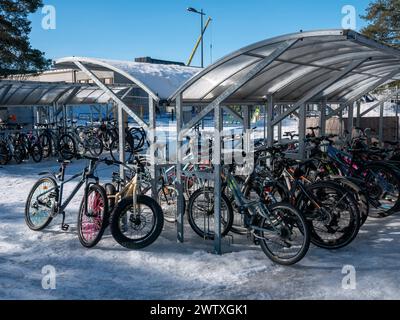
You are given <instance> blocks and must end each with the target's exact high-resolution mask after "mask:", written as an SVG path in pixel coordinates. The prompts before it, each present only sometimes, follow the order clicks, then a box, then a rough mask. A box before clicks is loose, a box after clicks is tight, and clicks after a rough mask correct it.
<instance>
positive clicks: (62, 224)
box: [61, 212, 69, 231]
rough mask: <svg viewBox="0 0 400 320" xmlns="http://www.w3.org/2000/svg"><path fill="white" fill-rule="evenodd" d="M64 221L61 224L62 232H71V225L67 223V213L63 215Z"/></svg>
mask: <svg viewBox="0 0 400 320" xmlns="http://www.w3.org/2000/svg"><path fill="white" fill-rule="evenodd" d="M62 216H63V219H62V223H61V230H62V231H68V230H69V224H66V223H65V212H63V213H62Z"/></svg>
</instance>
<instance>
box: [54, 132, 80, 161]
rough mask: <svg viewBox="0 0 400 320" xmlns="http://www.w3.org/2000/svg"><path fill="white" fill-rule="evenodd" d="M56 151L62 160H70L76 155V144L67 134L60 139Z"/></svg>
mask: <svg viewBox="0 0 400 320" xmlns="http://www.w3.org/2000/svg"><path fill="white" fill-rule="evenodd" d="M58 150H59V153H60V156H61V157H62V159H63V160H72V159H73V158H74V156H75V155H76V153H77V149H76V142H75V140H74V138H73V137H72V136H70V135H69V134H63V135H62V136H61V137H60V142H59V144H58Z"/></svg>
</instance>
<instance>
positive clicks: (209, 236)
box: [188, 188, 233, 240]
mask: <svg viewBox="0 0 400 320" xmlns="http://www.w3.org/2000/svg"><path fill="white" fill-rule="evenodd" d="M203 194H208V196H206V197H205V198H206V199H205V201H206V203H202V204H200V205H196V201H197V199H198V198H200V196H202V195H203ZM207 205H209V206H210V205H211V208H209V207H206V206H207ZM213 206H214V188H202V189H199V190H197V191H196V192H194V193H193V194H192V196H191V197H190V199H189V206H188V221H189V224H190V227H191V228H192V230H193V231H194V232H195V233H196V234H197V235H198V236H200V237H201V238H203V239H205V240H214V238H215V232H214V222H213V220H214V208H213ZM195 208H196V209H199V210H200V211H201V212H204V209H206V214H205V215H204V217H203V218H202V217H200V221H201V219H203V221H204V224H203V226H204V230H203V229H202V228H201V226H199V225H198V223H197V222H196V217H195V213H194V209H195ZM221 208H222V210H225V211H226V217H223V216H222V214H221V226H222V232H221V236H222V237H225V236H226V235H227V234H228V233H229V232H230V231H231V229H232V224H233V209H232V205H231V203H230V201H229V199H228V198H227V197H226V195H225V194H222V195H221ZM222 210H221V211H222ZM206 220H207V221H206ZM206 222H207V226H206ZM210 226H211V227H212V230H210ZM205 229H207V230H205Z"/></svg>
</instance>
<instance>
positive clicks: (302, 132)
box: [299, 103, 307, 160]
mask: <svg viewBox="0 0 400 320" xmlns="http://www.w3.org/2000/svg"><path fill="white" fill-rule="evenodd" d="M306 127H307V104H305V103H304V104H303V105H302V106H301V107H300V110H299V153H300V154H299V156H300V159H301V160H304V159H305V158H306V150H305V147H306V144H305V141H304V140H305V139H306Z"/></svg>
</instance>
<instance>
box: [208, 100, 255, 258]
mask: <svg viewBox="0 0 400 320" xmlns="http://www.w3.org/2000/svg"><path fill="white" fill-rule="evenodd" d="M246 109H247V110H248V107H247V108H246ZM244 118H245V121H246V119H248V117H244ZM214 121H215V134H214V137H215V140H214V146H213V149H214V156H213V162H214V220H215V231H214V232H215V240H214V250H215V254H219V255H220V254H222V227H221V196H222V194H221V189H222V181H221V169H222V166H221V155H222V152H221V141H222V140H221V132H222V130H223V116H222V109H221V108H220V106H219V105H218V106H216V107H215V109H214Z"/></svg>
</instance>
